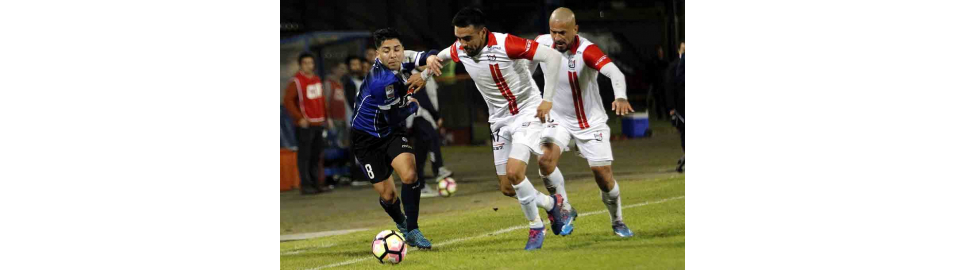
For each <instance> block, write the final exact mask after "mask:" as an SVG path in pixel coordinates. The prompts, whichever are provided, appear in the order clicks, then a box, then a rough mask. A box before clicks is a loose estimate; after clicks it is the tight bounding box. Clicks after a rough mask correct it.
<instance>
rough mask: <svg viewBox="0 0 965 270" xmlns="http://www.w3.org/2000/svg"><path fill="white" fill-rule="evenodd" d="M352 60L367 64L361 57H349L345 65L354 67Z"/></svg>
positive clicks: (346, 58)
mask: <svg viewBox="0 0 965 270" xmlns="http://www.w3.org/2000/svg"><path fill="white" fill-rule="evenodd" d="M352 60H359V62H365V59H362V57H361V56H358V55H349V56H348V57H345V64H346V65H352Z"/></svg>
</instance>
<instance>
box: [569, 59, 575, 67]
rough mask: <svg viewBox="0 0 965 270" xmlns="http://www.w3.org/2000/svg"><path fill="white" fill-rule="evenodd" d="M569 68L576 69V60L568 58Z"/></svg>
mask: <svg viewBox="0 0 965 270" xmlns="http://www.w3.org/2000/svg"><path fill="white" fill-rule="evenodd" d="M570 68H576V59H573V58H570Z"/></svg>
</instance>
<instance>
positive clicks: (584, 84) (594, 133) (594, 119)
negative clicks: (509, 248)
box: [533, 7, 633, 237]
mask: <svg viewBox="0 0 965 270" xmlns="http://www.w3.org/2000/svg"><path fill="white" fill-rule="evenodd" d="M549 27H550V34H548V35H540V36H538V37H537V38H536V41H537V42H538V43H539V44H540V45H542V46H540V47H551V48H554V49H556V50H557V51H560V52H561V53H562V59H563V63H564V64H563V65H561V66H560V67H559V68H558V69H553V68H552V67H549V66H547V65H540V67H541V68H542V69H543V74H547V73H556V74H559V82H557V84H556V87H557V89H556V95H555V96H554V97H553V104H554V106H553V110H552V111H551V112H550V122H549V123H548V124H547V125H546V128H545V129H544V130H543V135H542V138H543V139H542V147H543V154H542V155H541V156H540V158H539V172H540V177H542V178H543V181H544V183H545V184H546V189H547V190H548V191H550V193H553V194H559V195H561V196H562V197H563V199H564V200H566V201H568V198H567V196H566V189H565V187H564V185H563V174H562V173H561V172H560V169H559V168H557V167H556V164H557V162H558V161H559V158H560V153H561V151H562V150H561V149H565V148H566V146H567V145H568V144H569V142H570V140H575V141H576V145H577V147H579V151H580V154H581V155H582V156H583V157H585V158H586V159H587V161H588V163H589V166H590V170H591V171H593V176H594V178H596V184H597V186H599V187H600V193H601V194H600V196H601V197H602V199H603V204H604V205H606V207H607V210H609V212H610V221H611V223H612V227H613V232H614V233H615V234H616V235H618V236H620V237H630V236H633V232H632V231H630V229H629V228H627V225H626V224H625V223H623V214H622V210H621V206H620V185H618V184H617V182H616V180H615V179H613V170H612V169H611V166H610V164H611V162H613V153H612V151H611V149H610V127H608V126H607V125H606V121H607V115H606V111H605V109H604V107H603V102H602V101H601V98H600V90H599V89H600V87H599V84H598V83H597V81H596V78H597V75H598V74H600V73H602V74H603V75H604V76H607V77H608V78H610V82H611V84H612V86H613V94H614V96H615V98H614V101H613V104H611V109H612V110H614V111H616V114H617V115H625V114H627V113H629V112H633V108H632V107H630V103H628V102H627V89H626V80H625V79H624V77H623V73H622V72H620V69H618V68H617V67H616V65H615V64H613V63H612V62H610V58H609V57H607V56H606V55H605V54H603V52H602V51H600V48H599V47H597V46H596V45H595V44H593V43H592V42H590V41H589V40H587V39H585V38H583V37H580V36H579V35H578V34H577V30H578V29H579V27H578V26H577V25H576V16H574V15H573V11H571V10H570V9H568V8H565V7H561V8H558V9H556V10H555V11H553V13H552V14H551V15H550V21H549ZM533 65H536V63H533ZM533 70H535V69H533ZM547 85H548V84H547ZM566 207H567V208H568V209H565V210H566V212H568V213H569V214H570V215H571V216H573V219H574V220H575V219H576V217H577V216H578V214H577V212H576V210H575V209H572V208H569V207H570V206H569V205H567V206H566ZM572 232H573V223H572V220H569V222H567V223H566V224H564V226H563V229H562V232H561V234H562V235H567V234H570V233H572Z"/></svg>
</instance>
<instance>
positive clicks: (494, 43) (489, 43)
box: [486, 30, 497, 46]
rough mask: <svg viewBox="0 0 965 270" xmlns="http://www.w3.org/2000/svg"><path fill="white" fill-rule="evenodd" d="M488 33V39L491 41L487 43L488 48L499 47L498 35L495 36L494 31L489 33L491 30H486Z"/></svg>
mask: <svg viewBox="0 0 965 270" xmlns="http://www.w3.org/2000/svg"><path fill="white" fill-rule="evenodd" d="M486 32H489V36H488V37H487V38H488V39H489V42H488V43H486V46H496V45H497V44H496V35H493V32H492V31H489V30H486Z"/></svg>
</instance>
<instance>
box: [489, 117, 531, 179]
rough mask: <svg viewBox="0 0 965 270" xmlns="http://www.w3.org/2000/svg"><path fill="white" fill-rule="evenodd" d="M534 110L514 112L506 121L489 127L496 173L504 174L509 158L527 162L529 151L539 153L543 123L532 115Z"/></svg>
mask: <svg viewBox="0 0 965 270" xmlns="http://www.w3.org/2000/svg"><path fill="white" fill-rule="evenodd" d="M533 115H536V111H535V110H531V111H530V110H526V111H522V112H520V113H518V114H516V117H513V119H511V120H507V121H505V122H508V123H496V124H491V125H490V126H489V129H490V131H491V132H492V133H490V136H492V137H491V139H492V141H493V163H495V165H496V175H506V162H509V158H514V159H518V160H522V161H523V162H526V163H529V157H530V153H533V154H537V155H539V154H540V152H541V150H540V147H539V144H540V135H542V134H543V123H540V121H539V119H536V118H535V117H533Z"/></svg>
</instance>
